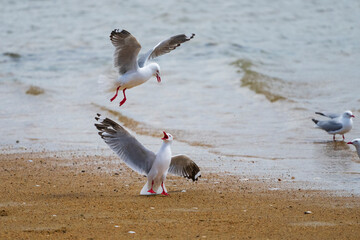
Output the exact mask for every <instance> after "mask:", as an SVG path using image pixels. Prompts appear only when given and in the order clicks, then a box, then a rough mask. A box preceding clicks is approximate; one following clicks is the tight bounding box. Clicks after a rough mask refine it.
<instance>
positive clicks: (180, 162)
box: [168, 155, 201, 181]
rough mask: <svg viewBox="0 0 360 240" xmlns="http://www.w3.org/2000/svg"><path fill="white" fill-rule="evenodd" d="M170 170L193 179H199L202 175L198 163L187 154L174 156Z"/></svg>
mask: <svg viewBox="0 0 360 240" xmlns="http://www.w3.org/2000/svg"><path fill="white" fill-rule="evenodd" d="M168 172H169V173H172V174H174V175H178V176H181V177H185V178H189V179H192V180H193V181H197V180H198V178H199V177H201V174H200V168H199V167H198V165H196V163H195V162H194V161H193V160H191V159H190V158H189V157H188V156H186V155H176V156H173V157H172V158H171V163H170V167H169V170H168Z"/></svg>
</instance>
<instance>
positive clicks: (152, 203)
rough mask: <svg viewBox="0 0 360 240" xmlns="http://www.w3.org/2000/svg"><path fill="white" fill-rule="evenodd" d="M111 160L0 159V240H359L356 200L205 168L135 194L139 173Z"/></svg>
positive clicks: (359, 204)
mask: <svg viewBox="0 0 360 240" xmlns="http://www.w3.org/2000/svg"><path fill="white" fill-rule="evenodd" d="M119 162H120V160H118V159H117V158H116V157H97V156H84V157H78V156H72V155H71V154H70V153H67V154H64V153H26V154H24V153H18V154H2V155H0V170H1V176H0V177H1V179H0V184H1V186H0V192H1V193H0V239H166V238H175V239H231V238H233V239H359V238H360V201H359V200H360V197H358V196H347V197H345V196H336V195H335V194H334V193H333V192H326V191H311V190H301V189H297V188H296V189H294V188H293V186H291V185H292V184H293V185H296V183H295V182H294V183H292V182H284V181H279V182H276V183H274V182H272V183H269V182H267V181H262V180H256V179H251V180H249V181H242V178H243V176H230V175H216V174H214V173H207V172H206V171H203V172H202V178H200V180H199V181H198V182H196V183H193V182H191V181H188V180H186V179H183V178H180V177H173V176H169V177H168V180H167V182H166V185H167V188H168V190H169V194H170V196H168V197H165V196H139V192H140V189H141V187H142V186H143V184H144V183H145V181H146V179H145V178H144V177H143V176H141V175H139V174H137V173H135V172H133V171H131V170H130V169H129V168H127V167H126V166H124V165H119ZM270 187H271V188H280V189H282V190H276V189H275V190H274V189H272V190H269V188H270ZM182 190H186V192H182ZM306 211H311V213H310V214H305V212H306ZM131 231H132V232H131ZM133 232H134V233H133Z"/></svg>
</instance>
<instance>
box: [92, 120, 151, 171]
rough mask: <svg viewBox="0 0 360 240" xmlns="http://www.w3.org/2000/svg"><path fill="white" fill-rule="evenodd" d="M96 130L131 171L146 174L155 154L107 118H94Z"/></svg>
mask: <svg viewBox="0 0 360 240" xmlns="http://www.w3.org/2000/svg"><path fill="white" fill-rule="evenodd" d="M95 119H96V121H97V122H99V123H95V126H96V128H97V129H98V130H99V135H100V136H101V138H102V139H104V141H105V143H106V144H107V145H109V147H110V148H111V149H112V150H113V151H114V152H115V153H116V154H117V155H119V157H120V158H121V159H122V160H123V161H124V162H125V163H126V164H127V165H128V166H129V167H131V168H132V169H133V170H135V171H137V172H139V173H141V174H146V175H147V174H148V173H149V171H150V169H151V167H152V165H153V163H154V160H155V153H153V152H152V151H150V150H148V149H147V148H145V147H144V146H143V145H142V144H141V143H140V142H139V141H138V140H136V138H135V137H133V136H132V135H131V134H130V133H129V132H128V131H126V130H125V129H124V128H123V127H122V126H120V125H119V124H117V123H116V122H114V121H113V120H111V119H109V118H105V119H103V118H101V115H100V114H97V117H95Z"/></svg>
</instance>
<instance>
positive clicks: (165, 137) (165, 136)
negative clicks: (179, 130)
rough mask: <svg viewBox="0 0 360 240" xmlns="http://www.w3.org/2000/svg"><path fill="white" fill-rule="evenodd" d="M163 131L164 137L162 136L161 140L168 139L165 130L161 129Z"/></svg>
mask: <svg viewBox="0 0 360 240" xmlns="http://www.w3.org/2000/svg"><path fill="white" fill-rule="evenodd" d="M163 133H164V137H163V138H162V140H166V139H168V138H169V136H168V135H167V134H166V132H165V131H163Z"/></svg>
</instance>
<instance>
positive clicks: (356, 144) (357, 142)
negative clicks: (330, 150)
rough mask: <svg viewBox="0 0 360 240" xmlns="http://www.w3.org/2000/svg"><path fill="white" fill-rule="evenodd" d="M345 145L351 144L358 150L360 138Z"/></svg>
mask: <svg viewBox="0 0 360 240" xmlns="http://www.w3.org/2000/svg"><path fill="white" fill-rule="evenodd" d="M347 144H352V145H354V146H355V147H356V148H358V147H360V138H356V139H354V140H352V141H351V142H348V143H347Z"/></svg>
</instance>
